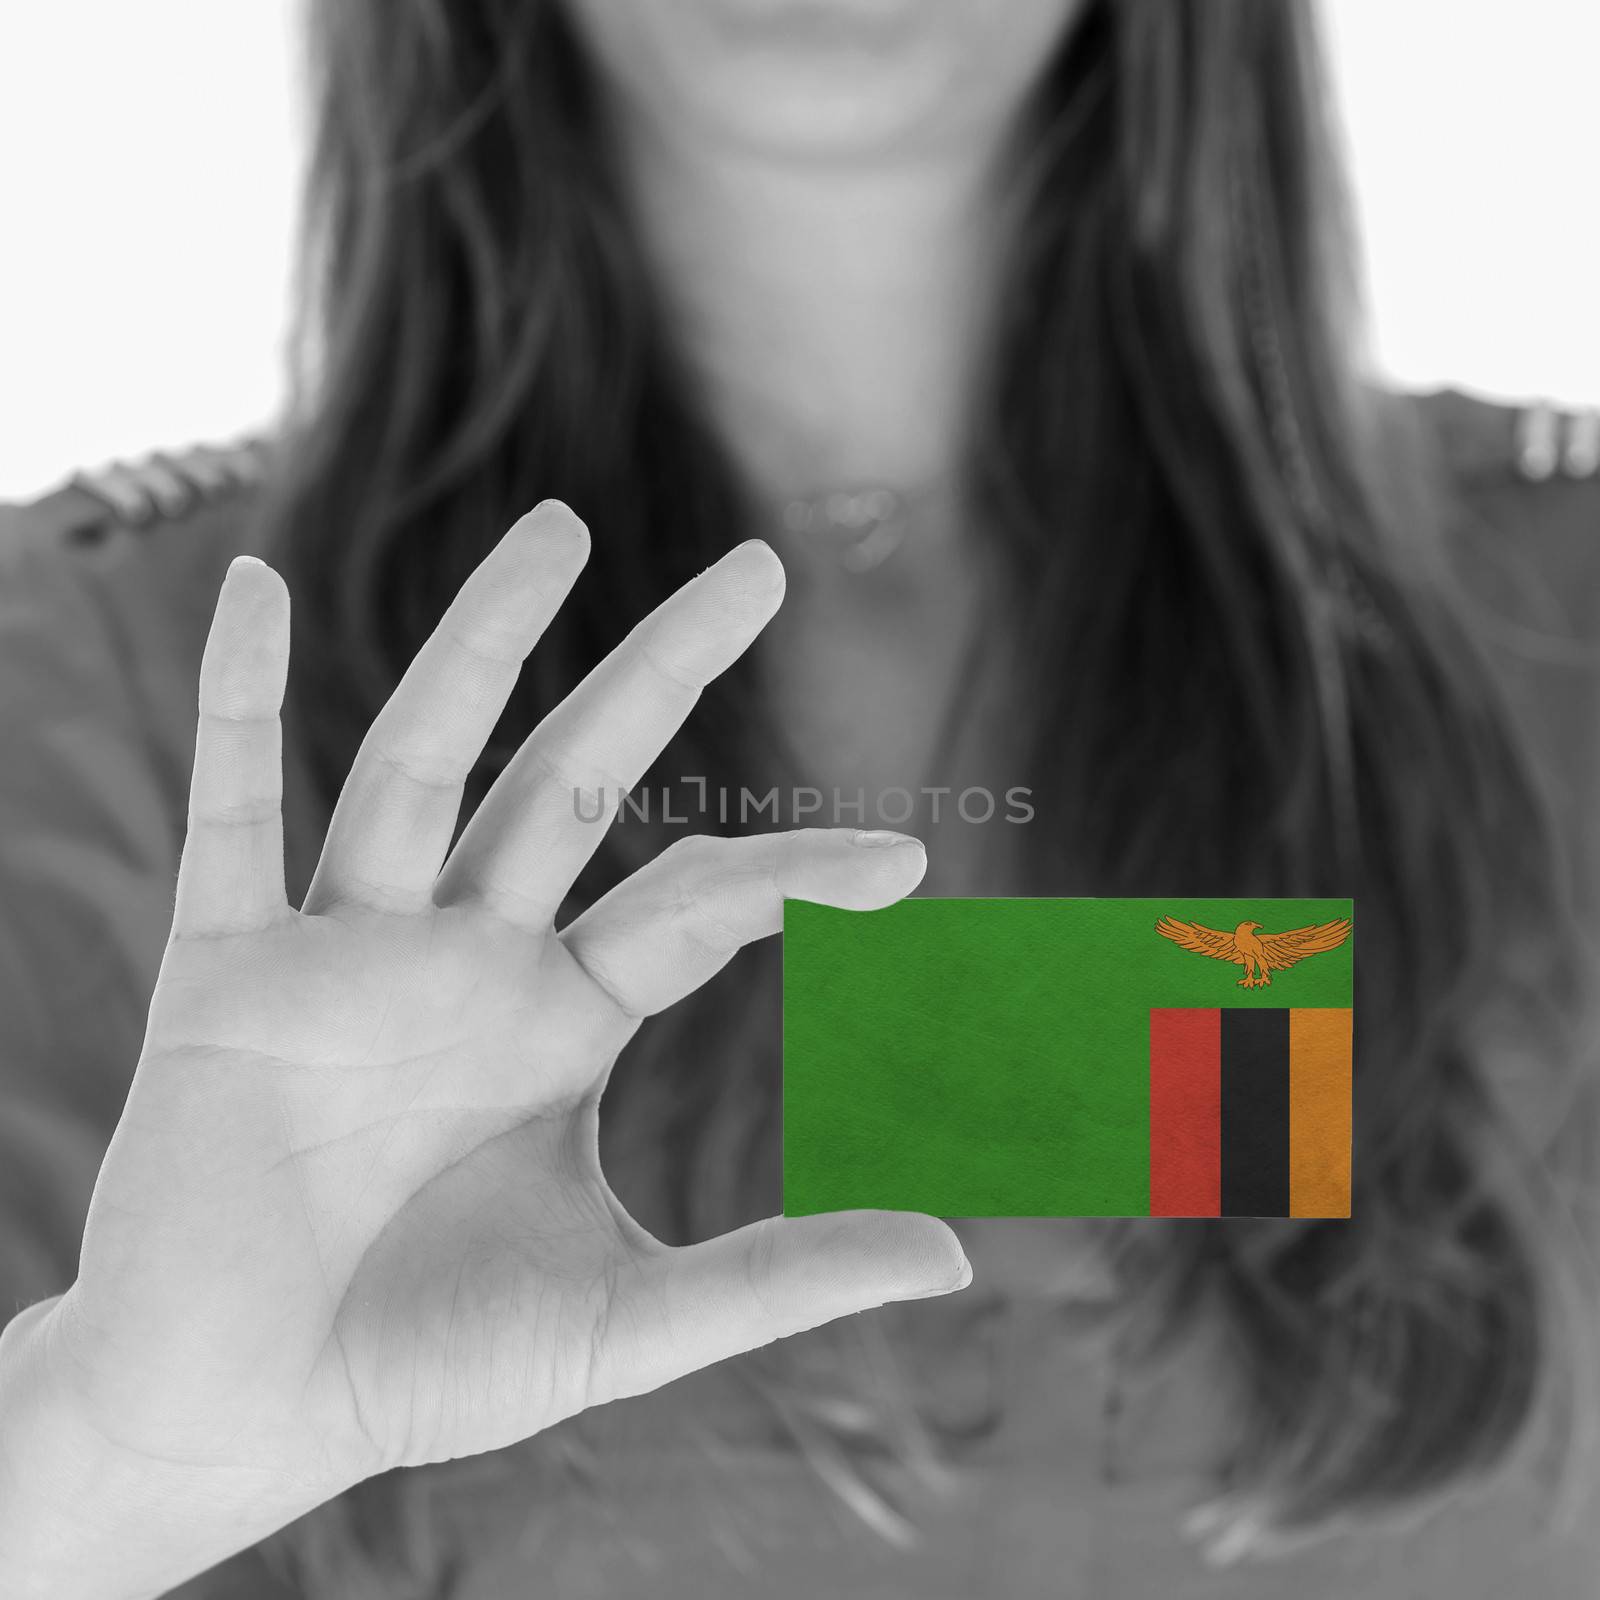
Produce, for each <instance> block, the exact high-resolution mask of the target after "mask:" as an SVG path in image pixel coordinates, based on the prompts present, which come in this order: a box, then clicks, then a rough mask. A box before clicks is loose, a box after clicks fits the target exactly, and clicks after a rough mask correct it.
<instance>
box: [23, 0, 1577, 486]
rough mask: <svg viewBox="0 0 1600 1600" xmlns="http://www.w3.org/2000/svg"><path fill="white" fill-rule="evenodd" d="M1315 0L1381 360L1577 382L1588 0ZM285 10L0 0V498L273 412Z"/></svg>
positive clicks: (1479, 381) (181, 0)
mask: <svg viewBox="0 0 1600 1600" xmlns="http://www.w3.org/2000/svg"><path fill="white" fill-rule="evenodd" d="M1173 3H1174V4H1186V3H1204V0H1173ZM1324 11H1325V14H1326V16H1327V20H1328V33H1329V37H1330V40H1331V42H1332V44H1333V46H1334V66H1335V82H1336V85H1337V87H1338V89H1339V91H1340V98H1341V104H1342V108H1343V120H1344V123H1345V126H1346V131H1347V136H1348V143H1349V153H1350V157H1351V161H1352V168H1353V175H1354V178H1355V184H1356V192H1357V199H1358V204H1359V210H1360V215H1361V221H1362V227H1363V234H1364V237H1365V241H1366V247H1367V256H1368V279H1369V285H1370V293H1371V300H1372V308H1373V318H1374V359H1375V361H1376V363H1377V364H1378V366H1379V367H1380V368H1381V369H1382V370H1384V371H1386V372H1387V373H1389V374H1390V375H1392V376H1393V377H1395V378H1396V379H1398V380H1399V381H1401V382H1404V383H1407V384H1411V385H1414V386H1418V387H1423V386H1431V385H1433V384H1436V383H1442V382H1455V383H1460V384H1463V385H1465V386H1468V387H1472V388H1476V389H1480V390H1483V391H1486V392H1489V393H1493V394H1499V395H1504V396H1506V397H1519V398H1522V397H1532V396H1536V395H1549V396H1551V397H1554V398H1558V399H1565V400H1569V401H1576V402H1591V403H1592V402H1600V319H1597V318H1596V316H1595V313H1594V305H1595V297H1596V292H1597V290H1600V226H1597V214H1600V141H1597V138H1596V135H1597V133H1600V127H1597V123H1600V113H1597V112H1596V111H1595V110H1594V109H1593V106H1594V101H1595V98H1596V95H1595V86H1596V82H1597V79H1600V5H1596V4H1594V0H1325V4H1324ZM294 25H295V18H294V4H293V0H231V3H219V0H47V3H24V0H17V3H13V4H10V5H7V6H3V7H0V497H12V498H15V497H20V496H25V495H27V494H30V493H32V492H35V491H37V490H39V489H41V488H43V487H45V486H47V485H48V484H50V483H52V482H53V481H55V480H56V479H58V478H60V477H61V476H63V475H65V474H66V473H67V472H69V471H71V470H72V469H73V468H74V467H77V466H93V465H96V464H98V463H100V462H102V461H104V460H107V459H109V458H111V457H114V456H121V455H138V454H142V453H144V452H145V451H148V450H150V449H154V448H161V447H167V446H174V447H176V446H182V445H184V444H186V443H190V442H194V441H196V440H202V439H203V440H211V441H220V440H223V439H226V438H228V437H230V436H232V435H234V434H235V433H237V432H240V431H242V430H245V429H248V428H250V427H253V426H257V425H259V424H261V423H262V422H264V421H266V420H267V419H268V418H270V417H271V416H272V414H273V412H274V409H275V407H276V405H277V403H278V399H279V396H280V393H281V368H280V361H281V347H282V342H283V330H284V326H285V319H286V314H287V305H288V300H289V289H290V282H289V264H290V254H291V239H292V232H293V215H294V206H295V192H296V187H297V182H298V164H299V155H300V148H301V143H300V134H299V118H298V115H297V93H296V42H295V33H294Z"/></svg>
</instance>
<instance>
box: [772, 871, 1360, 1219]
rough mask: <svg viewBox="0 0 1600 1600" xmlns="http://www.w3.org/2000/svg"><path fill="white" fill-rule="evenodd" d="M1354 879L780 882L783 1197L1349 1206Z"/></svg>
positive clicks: (901, 1206)
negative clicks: (1256, 885) (858, 895)
mask: <svg viewBox="0 0 1600 1600" xmlns="http://www.w3.org/2000/svg"><path fill="white" fill-rule="evenodd" d="M1353 937H1354V928H1353V904H1352V902H1351V901H1349V900H1087V899H1076V900H1052V899H1015V900H1000V899H970V900H943V899H910V900H902V901H900V902H899V903H898V904H896V905H893V906H890V907H888V908H887V909H886V910H883V911H866V912H862V911H841V910H837V909H835V908H833V907H831V906H819V905H813V904H811V903H810V902H809V901H803V900H790V901H788V902H787V903H786V904H785V907H784V919H783V1202H784V1212H785V1214H786V1215H789V1216H802V1215H806V1214H808V1213H812V1212H819V1211H842V1210H853V1209H856V1208H858V1207H871V1208H874V1209H887V1210H894V1211H923V1212H929V1213H931V1214H932V1215H934V1216H939V1217H1077V1216H1084V1217H1090V1216H1093V1217H1124V1216H1157V1217H1218V1216H1221V1217H1229V1216H1237V1217H1291V1216H1292V1217H1347V1216H1349V1214H1350V1153H1351V1152H1350V1128H1351V1074H1350V1065H1351V1037H1352V1022H1353V1011H1352V977H1351V971H1352V968H1351V958H1352V941H1353Z"/></svg>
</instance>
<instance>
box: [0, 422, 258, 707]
mask: <svg viewBox="0 0 1600 1600" xmlns="http://www.w3.org/2000/svg"><path fill="white" fill-rule="evenodd" d="M265 463H266V453H265V449H264V447H263V446H262V445H261V444H259V443H258V442H255V441H247V442H244V443H241V444H236V445H229V446H220V447H219V446H196V447H194V448H191V449H186V450H182V451H174V452H163V453H157V454H152V455H150V456H148V457H146V458H144V459H143V460H141V461H138V462H133V463H123V462H118V463H114V464H113V465H111V466H108V467H105V468H102V469H100V470H97V471H92V472H79V473H76V474H75V475H74V476H73V477H72V478H71V479H70V480H68V481H67V482H66V483H64V484H62V485H60V486H59V487H58V488H55V489H52V490H50V491H49V492H48V493H46V494H43V495H41V496H39V497H38V498H36V499H34V500H32V501H29V502H27V503H22V504H9V505H4V504H0V659H3V660H4V661H5V663H6V674H7V676H8V677H9V678H10V679H11V680H12V682H13V683H16V684H18V685H20V686H21V687H22V688H24V689H26V690H27V691H29V692H30V693H34V694H40V693H42V694H44V695H45V696H46V697H48V695H49V693H50V691H51V688H52V687H54V688H56V689H59V691H60V692H62V693H63V694H68V695H81V694H83V693H97V692H99V691H100V688H101V686H102V685H103V686H104V690H105V693H106V695H107V697H108V700H109V698H112V697H120V695H122V694H125V693H134V694H145V695H153V696H154V698H155V700H156V701H160V700H161V699H162V698H164V697H165V695H166V692H167V690H168V689H169V688H170V687H174V686H175V687H176V688H177V690H178V693H179V694H180V697H181V699H182V701H183V702H184V704H185V709H187V701H188V700H189V699H191V698H192V694H193V687H194V678H193V674H194V671H195V670H196V669H197V668H198V665H199V652H200V650H201V649H202V648H203V646H204V642H205V633H206V629H207V627H208V625H209V620H210V616H211V612H212V610H213V608H214V606H215V604H216V596H217V590H218V588H219V587H220V585H221V581H222V576H223V573H224V572H225V571H226V569H227V565H228V562H229V561H230V560H231V559H232V558H233V556H235V555H237V554H239V553H240V551H241V550H244V549H246V548H248V544H249V540H250V537H251V529H252V526H253V522H254V516H253V512H254V508H255V506H256V503H257V502H258V500H259V495H258V492H257V491H258V489H259V486H260V484H261V481H262V478H263V473H264V470H265ZM169 679H171V680H173V683H171V684H169V682H168V680H169ZM191 731H192V730H191Z"/></svg>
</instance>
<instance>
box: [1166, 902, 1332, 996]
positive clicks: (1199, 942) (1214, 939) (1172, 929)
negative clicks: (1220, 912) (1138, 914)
mask: <svg viewBox="0 0 1600 1600" xmlns="http://www.w3.org/2000/svg"><path fill="white" fill-rule="evenodd" d="M1260 926H1261V924H1260V923H1259V922H1241V923H1240V924H1239V926H1238V927H1237V928H1235V929H1234V930H1233V932H1232V933H1221V932H1219V931H1218V930H1217V929H1216V928H1203V927H1201V925H1200V924H1199V923H1198V922H1179V921H1178V919H1177V918H1176V917H1162V918H1161V920H1160V921H1159V922H1157V923H1156V932H1157V933H1159V934H1160V935H1161V936H1162V938H1164V939H1170V940H1171V941H1172V942H1173V943H1174V944H1176V945H1182V946H1183V948H1184V949H1185V950H1193V951H1194V953H1195V954H1196V955H1201V956H1210V957H1211V958H1212V960H1214V961H1231V962H1232V963H1233V964H1234V965H1235V966H1236V967H1243V968H1244V976H1243V977H1242V978H1241V979H1240V980H1239V982H1238V985H1237V987H1238V988H1240V989H1260V988H1263V987H1264V986H1265V985H1267V984H1269V983H1271V982H1272V977H1271V974H1272V973H1274V972H1282V971H1283V970H1284V968H1285V967H1292V966H1293V965H1294V964H1295V963H1296V962H1297V961H1304V960H1305V958H1306V957H1307V956H1317V955H1321V954H1322V952H1323V951H1324V950H1337V949H1338V948H1339V946H1340V945H1342V944H1343V943H1344V942H1345V940H1346V939H1348V938H1349V937H1350V919H1349V918H1348V917H1342V918H1340V919H1339V921H1337V922H1319V923H1316V924H1314V925H1313V926H1311V927H1309V928H1292V929H1291V930H1290V931H1289V932H1287V933H1259V932H1258V931H1257V930H1258V929H1259V928H1260Z"/></svg>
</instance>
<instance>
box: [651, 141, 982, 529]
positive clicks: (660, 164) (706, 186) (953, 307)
mask: <svg viewBox="0 0 1600 1600" xmlns="http://www.w3.org/2000/svg"><path fill="white" fill-rule="evenodd" d="M622 150H623V157H624V163H623V164H624V171H625V182H626V184H627V186H628V189H629V191H630V194H629V199H630V202H631V204H632V206H633V208H634V211H635V214H636V217H637V219H638V221H639V224H640V226H641V228H642V231H643V236H644V241H645V248H646V251H647V254H648V257H649V259H650V262H651V265H652V268H653V270H654V271H655V272H656V274H657V275H658V280H659V282H660V285H661V289H662V292H663V293H664V295H665V297H666V300H667V303H668V306H669V308H670V310H671V312H672V315H673V318H674V324H675V326H676V328H677V330H678V337H679V342H680V348H681V350H682V352H683V354H684V356H685V357H686V359H687V360H688V362H689V364H690V366H691V369H692V370H693V371H694V372H695V373H696V375H697V376H698V377H699V378H700V380H701V381H702V382H703V383H704V384H705V386H706V389H705V394H706V400H707V402H708V405H709V409H710V413H711V416H712V419H713V421H714V422H715V424H716V425H717V427H718V429H719V431H720V432H721V434H722V436H723V438H724V439H725V441H726V442H727V444H728V446H729V448H730V449H731V451H732V453H733V455H734V457H735V460H736V462H737V463H738V465H739V467H740V468H741V469H742V470H743V472H744V474H745V475H746V477H747V478H748V480H749V482H750V484H751V486H752V488H753V489H754V491H755V492H756V493H757V494H760V495H765V496H768V497H770V498H772V499H773V500H774V501H777V500H781V499H785V498H788V497H790V496H795V495H807V494H812V493H815V492H817V491H819V490H823V489H828V488H831V487H834V486H842V485H851V484H877V483H882V484H887V485H889V486H891V487H894V488H898V489H904V490H911V491H915V490H917V489H920V488H923V487H925V486H928V485H931V484H933V483H936V482H938V481H939V480H940V479H941V478H942V477H944V475H945V474H947V473H948V471H949V469H950V466H951V463H952V462H953V461H954V460H955V459H956V458H957V455H958V452H959V449H960V444H961V436H962V434H963V432H964V428H965V420H966V419H965V410H964V407H965V404H966V401H967V397H968V396H969V394H970V392H971V385H972V378H973V364H974V355H975V350H976V347H977V345H978V344H979V341H980V339H981V333H982V320H983V316H984V312H985V310H986V308H987V306H988V304H989V289H990V285H991V280H992V278H993V276H994V262H993V255H994V240H995V231H996V230H995V228H994V226H993V225H992V218H991V215H990V213H991V212H992V210H993V209H994V205H993V199H992V196H991V192H990V184H989V178H990V173H991V170H992V168H993V165H994V156H995V151H994V150H993V148H992V147H991V148H990V149H988V150H984V149H983V148H982V141H968V142H967V143H966V144H965V145H964V146H962V147H959V148H956V147H952V148H950V149H948V150H943V151H940V152H936V153H935V152H928V153H922V154H919V155H917V156H915V157H912V156H906V157H903V158H899V159H896V160H895V161H893V162H889V161H886V160H880V161H879V162H878V163H877V164H875V165H873V166H870V167H863V166H852V165H846V164H844V163H836V164H825V163H821V162H816V163H801V162H792V163H785V162H784V161H783V160H782V159H781V158H778V157H774V156H772V155H770V154H766V153H761V154H757V153H752V152H746V151H727V150H718V149H711V148H707V147H706V146H705V144H704V143H695V144H693V145H692V146H691V144H690V141H689V140H688V139H686V138H685V139H679V140H674V139H673V138H672V137H670V136H668V137H663V136H662V133H661V130H660V129H659V128H649V129H646V128H644V127H641V126H634V127H632V128H630V129H625V130H624V131H623V134H622Z"/></svg>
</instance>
